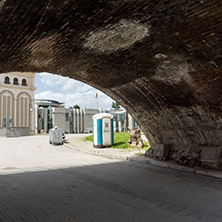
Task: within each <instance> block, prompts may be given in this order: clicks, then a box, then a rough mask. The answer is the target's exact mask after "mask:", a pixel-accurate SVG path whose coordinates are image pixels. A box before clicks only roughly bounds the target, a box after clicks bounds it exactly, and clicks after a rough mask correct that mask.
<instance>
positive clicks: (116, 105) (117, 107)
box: [112, 102, 120, 110]
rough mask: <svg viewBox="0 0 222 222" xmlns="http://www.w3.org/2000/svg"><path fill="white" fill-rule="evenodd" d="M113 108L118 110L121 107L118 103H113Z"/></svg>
mask: <svg viewBox="0 0 222 222" xmlns="http://www.w3.org/2000/svg"><path fill="white" fill-rule="evenodd" d="M112 108H113V109H116V110H118V109H119V108H120V105H119V104H118V103H117V102H112Z"/></svg>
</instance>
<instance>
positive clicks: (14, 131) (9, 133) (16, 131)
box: [0, 127, 29, 137]
mask: <svg viewBox="0 0 222 222" xmlns="http://www.w3.org/2000/svg"><path fill="white" fill-rule="evenodd" d="M28 135H29V127H0V137H17V136H28Z"/></svg>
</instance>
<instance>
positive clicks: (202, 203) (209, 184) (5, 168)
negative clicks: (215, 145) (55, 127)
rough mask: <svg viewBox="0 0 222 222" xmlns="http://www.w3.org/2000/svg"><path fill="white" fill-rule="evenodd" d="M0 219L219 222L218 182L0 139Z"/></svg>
mask: <svg viewBox="0 0 222 222" xmlns="http://www.w3.org/2000/svg"><path fill="white" fill-rule="evenodd" d="M73 136H76V135H73ZM0 221H3V222H5V221H7V222H20V221H23V222H24V221H25V222H30V221H31V222H35V221H40V222H48V221H49V222H57V221H62V222H66V221H67V222H72V221H77V222H79V221H87V222H88V221H104V222H109V221H115V222H116V221H117V222H118V221H121V222H125V221H136V222H140V221H141V222H142V221H148V222H149V221H150V222H156V221H164V222H166V221H167V222H168V221H170V222H174V221H176V222H177V221H184V222H192V221H201V222H203V221H206V222H217V221H218V222H219V221H220V222H221V221H222V180H221V179H217V178H211V177H206V176H201V175H196V174H191V173H188V172H181V171H178V170H173V169H168V168H161V167H157V166H152V165H144V164H138V163H134V162H128V161H121V160H117V159H108V158H106V157H103V156H95V155H90V154H85V153H82V152H79V151H77V150H74V149H70V148H68V147H65V146H51V145H49V144H48V137H47V136H30V137H20V138H0Z"/></svg>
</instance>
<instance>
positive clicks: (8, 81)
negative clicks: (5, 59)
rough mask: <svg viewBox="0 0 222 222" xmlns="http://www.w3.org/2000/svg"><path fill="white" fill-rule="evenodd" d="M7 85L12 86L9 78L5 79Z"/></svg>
mask: <svg viewBox="0 0 222 222" xmlns="http://www.w3.org/2000/svg"><path fill="white" fill-rule="evenodd" d="M5 84H10V79H9V77H8V76H6V77H5Z"/></svg>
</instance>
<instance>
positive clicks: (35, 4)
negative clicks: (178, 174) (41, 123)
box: [0, 0, 222, 149]
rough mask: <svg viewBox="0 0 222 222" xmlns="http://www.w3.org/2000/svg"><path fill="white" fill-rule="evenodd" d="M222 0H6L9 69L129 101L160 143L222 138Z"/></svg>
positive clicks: (0, 68) (2, 64)
mask: <svg viewBox="0 0 222 222" xmlns="http://www.w3.org/2000/svg"><path fill="white" fill-rule="evenodd" d="M221 10H222V1H221V0H171V1H168V0H159V1H156V0H115V1H113V0H95V1H91V0H81V1H77V0H66V1H60V0H47V1H45V0H38V1H33V0H17V1H13V0H6V1H1V4H0V11H1V12H0V39H1V45H0V50H1V54H0V55H1V56H0V73H3V72H9V71H31V72H42V71H46V72H51V73H55V74H59V75H63V76H69V77H70V78H74V79H77V80H80V81H83V82H85V83H87V84H89V85H91V86H94V87H96V88H98V89H99V90H101V91H103V92H104V93H106V94H107V95H109V96H110V97H112V98H113V99H115V100H116V101H117V102H118V103H119V104H121V105H122V106H123V107H125V108H126V109H127V110H128V112H129V113H130V114H131V115H132V116H133V118H134V119H135V120H136V121H137V122H138V124H139V125H140V126H141V129H142V131H143V133H144V134H145V135H146V136H147V138H148V139H149V142H150V144H151V145H154V144H171V145H173V146H174V147H194V148H196V147H211V148H212V149H213V148H214V147H219V146H221V145H222V112H221V111H222V107H221V101H222V87H221V86H222V78H221V75H222V71H221V61H222V48H221V40H222V29H221V25H222V13H221Z"/></svg>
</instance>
